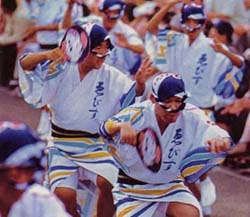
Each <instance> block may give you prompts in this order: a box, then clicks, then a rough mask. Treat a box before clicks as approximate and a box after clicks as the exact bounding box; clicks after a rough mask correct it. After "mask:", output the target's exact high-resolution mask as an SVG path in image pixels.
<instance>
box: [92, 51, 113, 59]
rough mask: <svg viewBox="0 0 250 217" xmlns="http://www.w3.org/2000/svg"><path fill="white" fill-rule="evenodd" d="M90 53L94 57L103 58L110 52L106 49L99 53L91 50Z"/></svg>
mask: <svg viewBox="0 0 250 217" xmlns="http://www.w3.org/2000/svg"><path fill="white" fill-rule="evenodd" d="M91 53H92V54H94V55H95V56H96V57H98V58H100V59H103V58H105V57H107V56H108V55H109V54H110V51H108V52H107V53H105V54H100V53H97V52H95V51H91Z"/></svg>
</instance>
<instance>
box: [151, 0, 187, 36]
mask: <svg viewBox="0 0 250 217" xmlns="http://www.w3.org/2000/svg"><path fill="white" fill-rule="evenodd" d="M179 2H183V1H182V0H169V1H168V2H167V3H166V4H165V6H164V7H163V8H162V9H161V10H160V11H158V13H156V14H155V15H154V16H153V17H152V19H151V20H150V21H149V22H148V25H147V31H148V32H150V33H151V34H153V35H157V32H158V25H159V23H160V22H161V21H162V19H163V17H164V16H165V14H166V13H167V12H168V11H169V9H170V8H172V7H173V6H174V5H176V4H177V3H179Z"/></svg>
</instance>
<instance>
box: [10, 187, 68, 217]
mask: <svg viewBox="0 0 250 217" xmlns="http://www.w3.org/2000/svg"><path fill="white" fill-rule="evenodd" d="M8 216H9V217H24V216H25V217H34V216H36V217H70V216H71V215H69V214H68V213H67V212H66V210H65V208H64V205H63V203H62V202H61V201H60V200H59V199H58V198H57V197H56V196H55V195H54V194H52V193H51V192H50V191H49V190H48V189H46V188H44V187H42V186H40V185H38V184H33V185H31V186H30V187H29V188H28V189H27V190H26V191H25V192H24V193H23V195H22V197H21V198H20V199H19V200H18V201H16V202H15V203H14V204H13V205H12V207H11V209H10V212H9V215H8Z"/></svg>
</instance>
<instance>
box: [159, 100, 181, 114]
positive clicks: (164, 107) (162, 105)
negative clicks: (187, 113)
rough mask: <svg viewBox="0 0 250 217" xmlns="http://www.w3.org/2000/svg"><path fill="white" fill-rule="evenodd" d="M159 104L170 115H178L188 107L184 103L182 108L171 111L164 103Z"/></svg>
mask: <svg viewBox="0 0 250 217" xmlns="http://www.w3.org/2000/svg"><path fill="white" fill-rule="evenodd" d="M158 104H159V105H160V106H161V108H163V109H164V110H165V111H166V112H169V113H177V112H179V111H182V110H183V109H184V108H185V106H186V103H185V102H184V101H183V102H182V103H181V104H180V106H179V107H178V108H177V109H171V108H169V107H167V106H165V105H164V103H162V102H158Z"/></svg>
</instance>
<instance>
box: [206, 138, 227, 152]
mask: <svg viewBox="0 0 250 217" xmlns="http://www.w3.org/2000/svg"><path fill="white" fill-rule="evenodd" d="M207 144H208V145H209V147H208V151H209V152H212V153H220V152H223V151H228V150H229V149H230V148H231V140H230V139H229V138H227V137H223V138H213V139H209V140H208V141H207Z"/></svg>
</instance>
